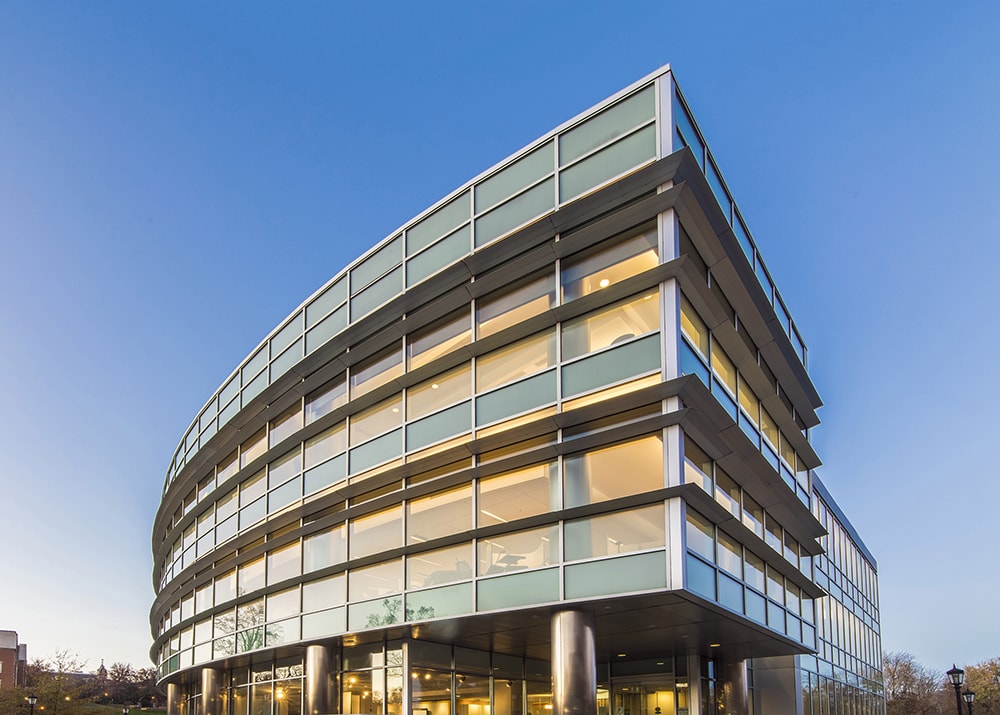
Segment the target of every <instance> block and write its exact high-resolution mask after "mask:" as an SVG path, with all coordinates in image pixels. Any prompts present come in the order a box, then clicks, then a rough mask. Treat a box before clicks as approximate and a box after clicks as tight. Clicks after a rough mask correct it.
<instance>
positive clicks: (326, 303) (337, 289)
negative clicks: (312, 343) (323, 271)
mask: <svg viewBox="0 0 1000 715" xmlns="http://www.w3.org/2000/svg"><path fill="white" fill-rule="evenodd" d="M346 300H347V280H346V279H345V278H340V279H339V280H337V282H336V283H334V284H333V285H331V286H330V287H329V288H327V289H326V290H325V291H323V292H322V293H320V294H319V295H318V296H316V299H315V300H314V301H313V302H312V303H310V304H309V305H307V306H306V328H307V329H308V328H311V327H313V326H314V325H316V323H318V322H319V321H320V320H322V319H323V318H324V317H325V316H327V315H328V314H329V313H330V312H331V311H332V310H333V309H334V308H336V307H338V306H339V305H341V304H343V303H344V301H346Z"/></svg>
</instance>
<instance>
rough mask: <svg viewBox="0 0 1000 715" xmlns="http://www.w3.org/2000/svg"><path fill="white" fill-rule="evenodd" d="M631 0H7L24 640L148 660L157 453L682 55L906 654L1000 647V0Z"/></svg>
mask: <svg viewBox="0 0 1000 715" xmlns="http://www.w3.org/2000/svg"><path fill="white" fill-rule="evenodd" d="M625 7H626V5H625V4H618V3H610V2H580V1H577V2H552V3H546V4H543V3H534V2H527V1H514V2H509V3H495V4H486V3H468V2H464V3H458V2H455V3H421V4H417V3H405V4H404V3H398V4H394V3H334V2H297V3H280V4H279V3H260V2H214V3H196V2H191V1H181V2H173V3H159V4H157V3H134V2H125V1H118V2H116V1H108V2H103V3H100V4H97V3H87V4H83V3H69V2H64V3H63V2H6V3H2V4H0V68H2V69H0V330H2V334H3V335H4V347H3V349H2V350H0V395H2V396H3V405H4V408H5V409H4V410H3V412H2V416H0V420H2V422H0V454H2V455H3V461H2V463H0V505H2V513H3V525H4V535H5V539H4V542H3V546H2V547H0V574H3V576H2V584H3V588H0V628H6V629H14V630H17V631H18V632H19V633H20V636H21V639H22V640H23V641H26V642H28V644H29V654H30V656H31V657H46V656H51V655H52V654H54V653H55V651H56V650H57V649H69V650H71V651H75V652H77V653H78V654H79V655H80V657H81V658H82V659H83V660H85V661H87V663H88V666H89V668H91V669H92V668H95V667H96V666H97V664H98V663H99V661H100V659H101V658H104V659H105V660H106V661H107V662H109V663H110V662H112V661H131V662H132V663H134V664H142V665H145V664H146V658H147V652H148V646H149V642H150V638H149V628H148V622H147V613H148V607H149V604H150V602H151V600H152V586H151V582H150V576H149V574H150V572H151V557H150V554H149V534H150V529H151V524H152V519H153V515H154V513H155V510H156V506H157V503H158V498H159V493H160V488H161V485H162V480H163V475H164V472H165V469H166V467H167V464H168V461H169V459H170V457H171V454H172V452H173V449H174V447H175V446H176V444H177V441H178V439H179V438H180V437H181V435H182V433H183V431H184V429H185V428H186V427H187V425H188V423H189V422H190V420H191V418H192V417H193V416H194V415H195V414H196V412H197V410H198V409H199V408H200V407H201V406H202V405H203V404H204V402H205V400H206V399H207V398H208V397H209V396H210V395H211V393H212V392H213V391H214V390H215V389H216V388H217V387H218V386H219V384H220V383H221V382H222V381H223V380H224V379H225V378H226V377H227V375H228V374H229V372H230V371H231V370H232V369H233V368H234V367H235V366H236V365H237V363H238V362H239V361H240V360H241V359H242V358H244V357H245V356H246V355H247V354H248V352H249V351H250V350H251V349H252V348H253V347H254V346H255V345H256V344H257V343H258V342H259V341H260V339H261V338H262V337H263V336H264V335H265V334H266V333H267V332H268V331H270V330H271V329H272V328H273V327H274V326H275V325H276V324H277V323H278V322H279V321H280V320H281V319H282V318H283V317H285V316H286V315H287V314H288V313H289V312H291V311H292V310H293V309H294V308H295V307H296V306H297V305H298V304H299V303H301V301H302V300H303V299H304V298H305V297H307V296H308V295H309V294H311V293H312V292H313V291H314V290H316V289H317V288H318V287H319V286H320V285H322V284H323V283H324V282H325V281H326V280H327V279H328V278H329V277H331V276H332V275H333V274H335V273H336V272H337V271H339V270H340V269H341V268H342V267H343V266H344V265H345V264H346V263H347V262H349V261H350V260H351V259H353V258H354V257H356V256H357V255H359V254H360V253H362V252H363V251H364V250H365V249H366V248H368V247H369V246H370V245H372V244H373V243H375V242H376V241H378V240H379V239H381V238H382V237H384V236H386V235H387V234H388V233H389V232H390V231H392V230H393V229H394V228H396V227H397V226H399V225H400V224H402V223H403V222H404V221H405V220H407V219H408V218H410V217H411V216H413V215H415V214H416V213H418V212H419V211H421V210H422V209H424V208H426V207H427V206H428V205H430V204H431V203H433V202H435V201H436V200H437V199H439V198H441V197H442V196H444V195H445V194H446V193H448V192H450V191H451V190H452V189H454V188H456V187H457V186H458V185H460V184H462V183H464V182H465V181H466V180H468V179H469V178H471V177H472V176H474V175H476V174H478V173H480V172H481V171H483V170H484V169H486V168H488V167H489V166H491V165H493V164H494V163H495V162H497V161H498V160H500V159H502V158H503V157H505V156H507V155H508V154H510V153H511V152H513V151H515V150H516V149H518V148H520V147H521V146H523V145H525V144H527V143H528V142H530V141H531V140H533V139H534V138H536V137H537V136H539V135H541V134H543V133H545V132H547V131H548V130H549V129H551V128H553V127H554V126H556V125H557V124H560V123H561V122H563V121H565V120H566V119H568V118H570V117H571V116H573V115H575V114H577V113H578V112H580V111H582V110H584V109H586V108H587V107H589V106H590V105H592V104H594V103H596V102H598V101H600V100H601V99H603V98H604V97H606V96H608V95H610V94H611V93H613V92H615V91H617V90H618V89H620V88H622V87H624V86H626V85H628V84H630V83H631V82H633V81H634V80H636V79H638V78H640V77H642V76H644V75H645V74H647V73H649V72H650V71H652V70H654V69H655V68H657V67H658V66H660V65H663V64H666V63H670V64H671V65H672V66H673V67H674V68H675V70H676V71H677V73H678V77H679V79H680V82H681V85H682V87H683V88H684V90H685V93H686V95H687V97H688V99H689V100H690V102H691V104H692V106H693V107H694V110H695V113H696V116H697V118H698V120H699V122H700V123H701V125H702V128H703V129H704V130H705V133H706V135H707V137H708V141H709V143H710V145H711V146H712V148H713V151H714V153H715V155H716V157H717V159H718V160H719V162H720V164H721V166H722V169H723V172H724V174H725V176H726V178H727V180H728V182H729V184H730V187H731V188H732V190H733V192H734V194H735V196H736V198H737V201H738V203H739V204H740V206H741V208H742V210H743V213H744V215H745V216H746V218H747V220H748V223H749V224H750V227H751V230H752V231H753V232H754V234H755V236H756V238H757V241H758V244H759V245H760V248H761V250H762V252H763V253H764V255H765V258H766V260H767V262H768V265H769V266H770V268H771V269H772V272H773V274H774V276H775V279H776V281H777V283H778V285H779V287H780V289H781V291H782V293H783V295H784V296H785V298H786V300H787V302H788V303H789V306H790V309H791V311H792V313H793V315H794V316H795V318H796V320H797V322H798V324H799V325H800V326H801V328H802V331H803V333H804V337H805V340H806V342H807V343H808V345H809V347H810V364H811V372H812V375H813V377H814V380H815V381H816V383H817V386H818V388H819V390H820V393H821V394H822V395H823V396H824V398H825V400H826V402H827V405H826V406H825V407H824V408H823V409H822V410H821V417H822V419H823V422H824V424H823V425H822V426H821V427H820V428H819V429H818V430H816V431H815V433H814V442H815V444H816V446H817V449H818V451H819V453H820V455H821V456H822V457H823V458H824V461H825V463H826V466H825V467H824V469H823V470H822V472H821V473H822V475H823V478H824V480H825V481H826V483H827V484H828V486H829V487H830V489H831V491H832V492H833V494H834V496H835V497H837V499H838V500H839V502H840V503H841V505H842V506H843V508H844V510H845V511H846V512H847V513H848V514H849V515H850V516H851V518H852V520H853V522H854V524H855V526H856V527H857V529H858V530H859V531H860V532H861V534H862V536H863V537H864V539H865V541H866V543H867V544H868V546H869V547H870V548H871V550H872V551H873V552H874V553H875V555H876V556H877V558H878V559H879V566H880V580H881V597H882V598H881V600H882V603H881V605H882V623H883V646H884V648H885V650H906V651H911V652H913V653H914V654H915V655H916V656H917V657H918V658H919V659H920V660H921V661H923V662H925V663H926V664H928V665H930V666H933V667H937V668H941V669H942V670H943V669H945V668H947V667H948V666H950V664H951V663H952V662H953V661H955V662H958V663H959V664H961V663H972V662H977V661H980V660H982V659H985V658H987V657H994V656H998V655H1000V652H998V651H997V643H1000V619H997V618H996V617H995V615H994V613H993V611H992V604H991V603H990V599H989V598H988V597H987V594H992V593H995V592H996V591H997V590H998V589H1000V576H998V570H997V569H996V557H995V554H994V549H993V548H992V547H993V545H994V538H993V525H994V523H995V521H996V517H995V511H996V507H995V505H994V503H993V502H994V500H995V490H996V486H995V485H996V482H997V468H996V466H995V464H994V463H993V460H992V458H990V456H989V455H990V453H991V452H992V449H993V448H995V445H996V444H997V438H996V433H997V431H998V429H997V428H998V419H997V416H996V404H995V403H996V402H997V398H998V396H1000V371H998V370H997V369H996V368H995V366H994V364H993V363H994V356H995V355H996V353H997V349H998V341H1000V338H998V334H997V331H996V330H995V329H994V328H993V324H994V319H995V314H996V309H995V307H994V296H995V294H996V288H997V282H998V278H1000V273H998V269H997V266H998V259H1000V255H998V253H1000V248H998V245H1000V243H998V241H997V236H998V233H1000V231H998V228H1000V226H998V223H1000V220H998V217H997V210H996V207H997V197H998V196H1000V179H998V178H997V172H996V171H995V167H996V166H997V164H998V160H1000V138H998V132H997V122H996V117H997V116H1000V90H998V88H997V87H998V84H997V81H996V77H997V76H998V75H1000V50H998V49H997V44H996V38H995V35H996V29H997V28H998V27H1000V24H998V20H1000V6H998V5H997V4H996V3H988V2H959V3H953V4H950V5H947V6H944V5H941V4H940V3H925V2H905V3H904V2H888V1H886V2H882V1H875V0H868V1H865V0H844V1H843V2H839V1H835V0H828V1H826V2H819V3H795V2H760V3H752V4H750V3H737V2H698V3H695V2H688V3H677V2H667V1H666V0H659V1H658V2H634V3H629V4H628V7H629V8H632V9H631V10H630V11H629V12H626V11H625V10H624V8H625ZM977 449H978V450H979V452H976V450H977Z"/></svg>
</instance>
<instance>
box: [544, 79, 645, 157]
mask: <svg viewBox="0 0 1000 715" xmlns="http://www.w3.org/2000/svg"><path fill="white" fill-rule="evenodd" d="M655 115H656V94H655V92H654V90H653V86H652V85H650V86H649V87H646V88H645V89H642V90H640V91H638V92H636V93H635V94H633V95H632V96H630V97H628V98H626V99H624V100H622V101H620V102H618V103H617V104H614V105H613V106H611V107H608V108H607V109H605V110H604V111H602V112H601V113H600V114H598V115H597V116H594V117H591V118H590V119H588V120H586V121H585V122H583V123H582V124H579V125H577V126H575V127H573V128H572V129H570V130H569V131H567V132H564V133H563V134H562V136H560V137H559V164H560V166H565V165H566V164H568V163H569V162H571V161H573V160H574V159H578V158H579V157H581V156H583V155H584V154H586V153H587V152H589V151H591V150H592V149H596V148H597V147H599V146H601V145H602V144H606V143H608V142H609V141H611V140H612V139H614V138H615V137H619V136H621V135H623V134H626V133H628V132H630V131H632V130H633V129H635V128H636V127H637V126H639V125H640V124H642V123H643V122H645V121H647V120H649V119H652V118H653V117H654V116H655Z"/></svg>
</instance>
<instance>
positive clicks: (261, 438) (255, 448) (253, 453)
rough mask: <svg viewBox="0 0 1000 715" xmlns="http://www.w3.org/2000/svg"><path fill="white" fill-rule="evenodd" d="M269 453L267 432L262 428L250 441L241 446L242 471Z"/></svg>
mask: <svg viewBox="0 0 1000 715" xmlns="http://www.w3.org/2000/svg"><path fill="white" fill-rule="evenodd" d="M266 451H267V439H266V430H265V429H264V428H263V427H261V428H260V430H258V431H257V432H256V433H255V434H254V435H253V436H252V437H251V438H250V439H248V440H246V441H245V442H244V443H243V444H241V445H240V469H242V468H243V467H245V466H247V464H249V463H250V462H252V461H253V460H255V459H257V457H259V456H260V455H262V454H264V452H266Z"/></svg>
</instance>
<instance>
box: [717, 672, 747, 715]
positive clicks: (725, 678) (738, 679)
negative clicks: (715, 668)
mask: <svg viewBox="0 0 1000 715" xmlns="http://www.w3.org/2000/svg"><path fill="white" fill-rule="evenodd" d="M720 675H721V677H722V683H721V684H720V685H721V687H722V698H723V702H724V703H725V710H724V712H725V715H748V714H749V712H750V706H749V705H748V696H749V692H748V691H747V662H746V661H745V660H735V661H725V662H724V663H723V664H722V673H720Z"/></svg>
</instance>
